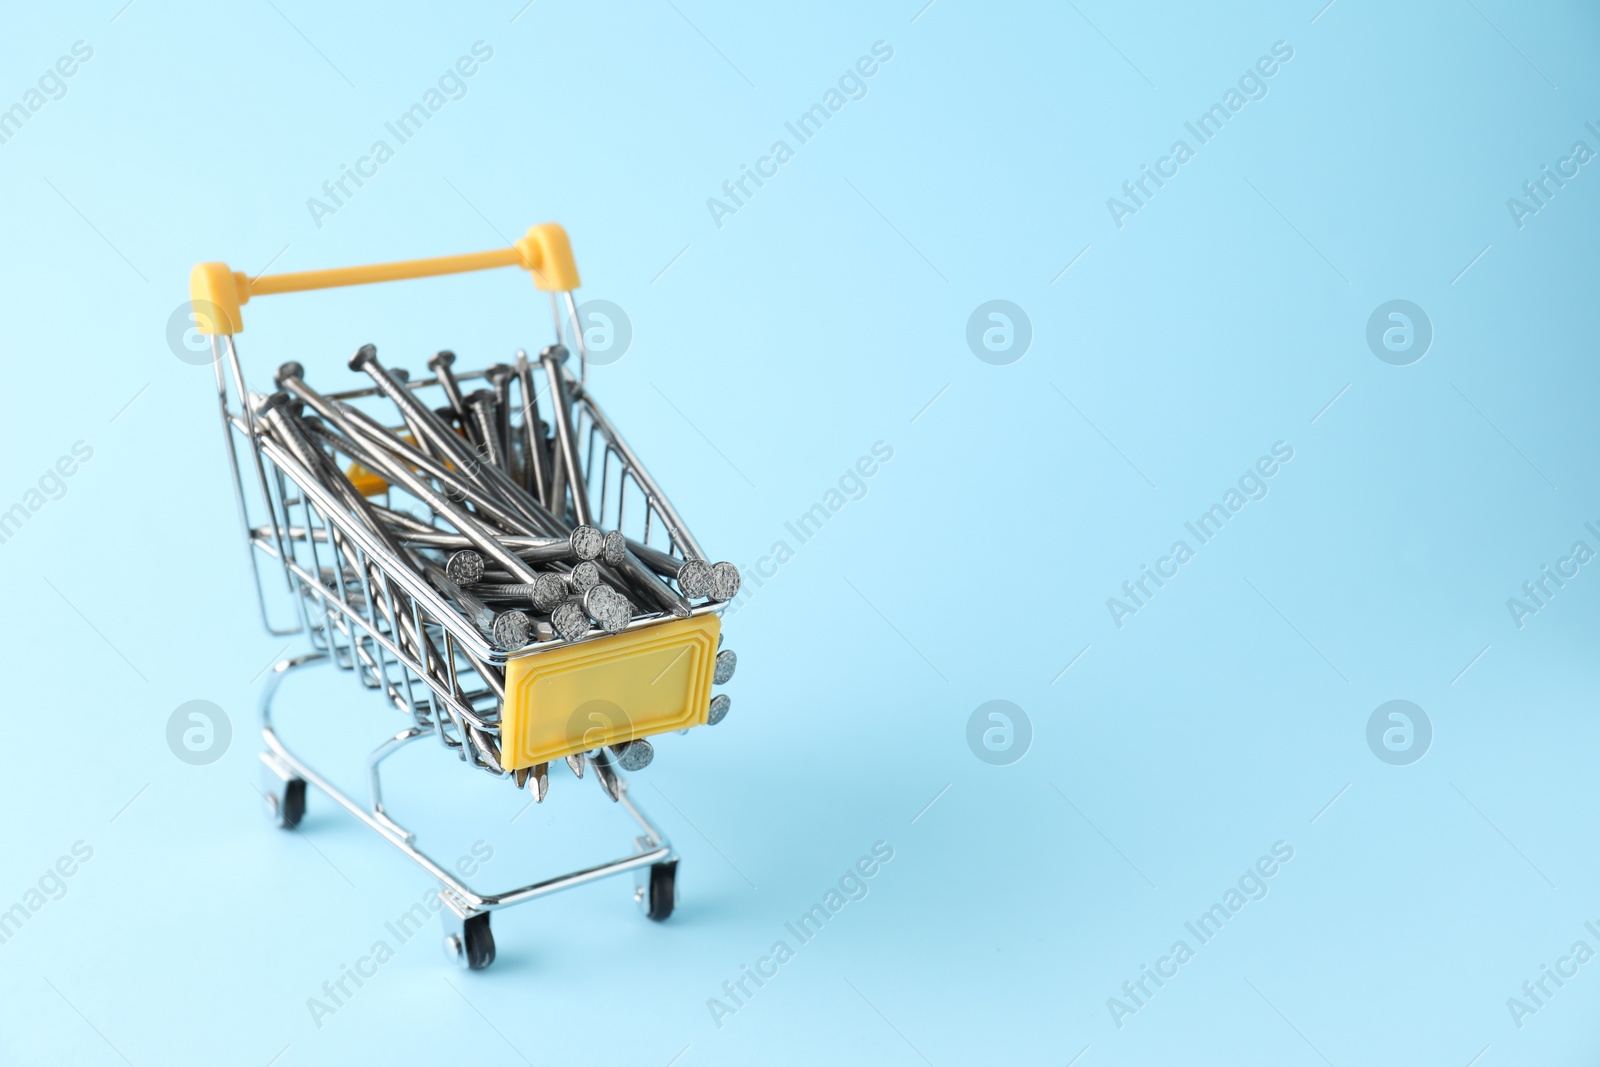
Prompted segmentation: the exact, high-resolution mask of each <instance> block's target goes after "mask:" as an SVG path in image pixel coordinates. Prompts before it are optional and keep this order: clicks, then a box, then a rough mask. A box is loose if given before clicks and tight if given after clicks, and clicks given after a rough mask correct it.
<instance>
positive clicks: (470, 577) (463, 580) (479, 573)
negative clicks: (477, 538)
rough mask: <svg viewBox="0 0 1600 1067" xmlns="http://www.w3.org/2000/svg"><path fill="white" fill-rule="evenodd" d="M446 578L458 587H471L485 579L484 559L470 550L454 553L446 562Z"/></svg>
mask: <svg viewBox="0 0 1600 1067" xmlns="http://www.w3.org/2000/svg"><path fill="white" fill-rule="evenodd" d="M444 573H445V576H446V577H448V578H449V579H450V580H451V581H452V582H455V583H456V584H457V585H471V584H472V583H474V582H477V581H481V580H482V579H483V557H482V556H481V555H479V554H478V553H477V552H474V551H473V550H472V549H470V548H463V549H462V550H461V551H459V552H452V553H451V554H450V558H449V559H448V560H446V561H445V565H444Z"/></svg>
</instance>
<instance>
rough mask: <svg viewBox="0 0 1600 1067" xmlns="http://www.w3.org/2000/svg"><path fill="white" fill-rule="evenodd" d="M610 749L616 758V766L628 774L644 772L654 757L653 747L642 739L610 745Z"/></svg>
mask: <svg viewBox="0 0 1600 1067" xmlns="http://www.w3.org/2000/svg"><path fill="white" fill-rule="evenodd" d="M610 748H611V754H612V755H613V756H615V757H617V766H618V767H621V768H622V769H623V770H625V771H629V772H632V771H642V770H644V769H645V768H646V767H648V766H650V761H651V760H653V759H655V757H656V750H655V746H653V745H651V744H650V742H648V741H646V740H645V739H644V738H642V737H639V738H635V739H634V740H632V741H624V742H622V744H620V745H612V746H610Z"/></svg>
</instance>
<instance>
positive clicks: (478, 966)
mask: <svg viewBox="0 0 1600 1067" xmlns="http://www.w3.org/2000/svg"><path fill="white" fill-rule="evenodd" d="M444 954H445V955H446V956H449V957H450V958H451V959H453V960H455V961H456V963H457V964H458V965H459V966H462V967H465V968H467V969H468V970H471V971H481V970H483V969H484V968H485V967H487V966H489V964H491V963H493V962H494V934H493V933H492V932H490V930H489V913H488V912H486V911H485V912H480V913H479V914H477V915H473V916H471V917H470V918H467V919H463V920H461V921H460V922H459V924H458V925H457V927H456V930H455V931H453V932H451V933H449V934H446V935H445V939H444Z"/></svg>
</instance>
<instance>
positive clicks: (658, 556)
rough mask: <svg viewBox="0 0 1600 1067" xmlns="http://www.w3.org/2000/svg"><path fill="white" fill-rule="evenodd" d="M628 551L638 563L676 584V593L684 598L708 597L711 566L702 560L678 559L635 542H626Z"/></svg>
mask: <svg viewBox="0 0 1600 1067" xmlns="http://www.w3.org/2000/svg"><path fill="white" fill-rule="evenodd" d="M626 544H627V546H628V549H629V550H630V551H632V552H633V554H634V555H635V556H637V557H638V559H639V562H641V563H643V564H644V565H645V566H647V567H649V568H650V569H651V570H653V571H655V572H656V573H657V574H659V575H662V576H663V577H667V578H671V579H673V580H674V581H676V582H677V583H678V591H679V592H680V593H682V594H683V595H684V596H686V597H694V598H699V597H703V596H710V595H711V591H712V568H711V564H709V563H707V562H706V561H705V560H703V559H693V558H691V559H679V558H678V557H677V556H674V555H671V554H670V553H666V552H663V551H661V550H660V549H659V548H651V547H650V546H649V545H642V544H640V543H639V542H637V541H627V542H626Z"/></svg>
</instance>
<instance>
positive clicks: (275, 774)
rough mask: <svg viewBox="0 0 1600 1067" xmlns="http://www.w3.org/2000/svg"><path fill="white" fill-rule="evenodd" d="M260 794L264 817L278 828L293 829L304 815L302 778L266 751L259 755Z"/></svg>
mask: <svg viewBox="0 0 1600 1067" xmlns="http://www.w3.org/2000/svg"><path fill="white" fill-rule="evenodd" d="M261 797H262V800H263V801H264V802H265V803H266V806H267V820H268V821H269V822H271V823H272V825H274V826H276V827H277V828H278V829H280V830H293V829H294V828H295V827H297V826H299V825H300V820H301V819H303V818H305V814H306V780H305V779H304V778H301V777H298V776H297V775H296V774H295V773H294V772H293V771H291V770H289V769H288V768H287V767H285V766H283V765H282V764H281V763H279V762H278V761H277V760H276V759H274V758H273V757H272V754H271V753H268V752H263V753H262V754H261Z"/></svg>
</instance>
